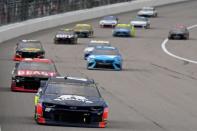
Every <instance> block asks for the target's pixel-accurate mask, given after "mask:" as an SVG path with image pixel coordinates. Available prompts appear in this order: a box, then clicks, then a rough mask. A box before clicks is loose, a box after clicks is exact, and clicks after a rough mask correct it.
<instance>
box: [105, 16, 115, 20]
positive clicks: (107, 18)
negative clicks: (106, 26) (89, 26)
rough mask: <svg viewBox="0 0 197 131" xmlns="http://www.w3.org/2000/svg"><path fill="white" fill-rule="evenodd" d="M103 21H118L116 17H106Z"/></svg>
mask: <svg viewBox="0 0 197 131" xmlns="http://www.w3.org/2000/svg"><path fill="white" fill-rule="evenodd" d="M103 20H116V17H114V16H106V17H104V18H103Z"/></svg>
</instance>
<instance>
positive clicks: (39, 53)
mask: <svg viewBox="0 0 197 131" xmlns="http://www.w3.org/2000/svg"><path fill="white" fill-rule="evenodd" d="M44 56H45V51H44V48H43V47H42V44H41V42H40V41H37V40H22V41H20V42H19V43H17V44H16V51H15V55H14V58H13V60H15V61H21V60H22V59H24V58H44Z"/></svg>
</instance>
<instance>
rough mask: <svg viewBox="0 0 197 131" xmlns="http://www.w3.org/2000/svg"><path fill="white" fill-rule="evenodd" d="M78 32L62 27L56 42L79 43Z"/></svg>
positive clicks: (56, 36) (55, 39)
mask: <svg viewBox="0 0 197 131" xmlns="http://www.w3.org/2000/svg"><path fill="white" fill-rule="evenodd" d="M77 39H78V37H77V34H76V33H75V32H74V31H73V30H72V29H62V30H60V31H58V32H57V34H56V35H55V38H54V43H55V44H59V43H63V44H77Z"/></svg>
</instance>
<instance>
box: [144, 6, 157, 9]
mask: <svg viewBox="0 0 197 131" xmlns="http://www.w3.org/2000/svg"><path fill="white" fill-rule="evenodd" d="M142 9H155V7H151V6H144V7H143V8H142Z"/></svg>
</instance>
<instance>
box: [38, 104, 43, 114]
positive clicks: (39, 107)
mask: <svg viewBox="0 0 197 131" xmlns="http://www.w3.org/2000/svg"><path fill="white" fill-rule="evenodd" d="M36 113H37V115H38V116H42V113H43V109H42V104H40V103H39V104H37V106H36Z"/></svg>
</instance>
